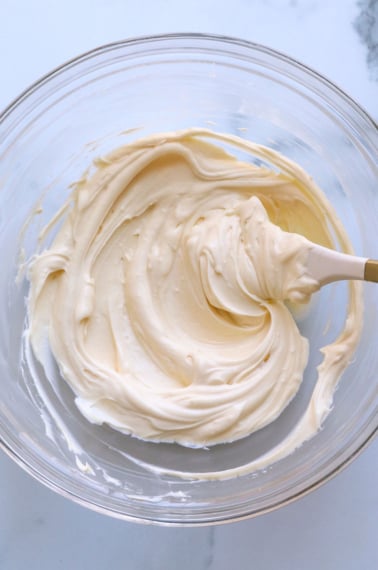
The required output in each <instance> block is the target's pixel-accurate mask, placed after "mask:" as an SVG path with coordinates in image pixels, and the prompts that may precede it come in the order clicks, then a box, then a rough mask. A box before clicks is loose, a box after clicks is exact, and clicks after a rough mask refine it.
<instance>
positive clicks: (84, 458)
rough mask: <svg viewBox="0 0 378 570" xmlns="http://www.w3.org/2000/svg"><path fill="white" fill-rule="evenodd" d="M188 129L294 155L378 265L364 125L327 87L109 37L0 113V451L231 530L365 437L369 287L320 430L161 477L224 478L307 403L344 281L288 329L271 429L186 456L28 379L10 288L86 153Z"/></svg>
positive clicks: (206, 46) (148, 509)
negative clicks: (277, 454) (261, 462)
mask: <svg viewBox="0 0 378 570" xmlns="http://www.w3.org/2000/svg"><path fill="white" fill-rule="evenodd" d="M193 126H197V127H207V128H209V129H212V130H215V131H219V132H226V133H232V134H237V135H239V136H241V137H245V138H248V139H251V140H254V141H256V142H258V143H262V144H266V145H268V146H270V147H272V148H274V149H276V150H278V151H281V152H282V153H283V154H285V155H286V156H288V157H290V158H292V159H293V160H295V161H297V162H298V163H299V164H300V165H301V166H302V167H304V168H305V169H306V170H307V171H308V172H309V173H310V174H311V175H312V176H313V177H314V179H315V181H316V182H317V183H318V185H319V186H320V187H322V189H323V190H324V191H325V193H326V194H327V196H328V198H329V200H330V201H331V202H332V204H333V205H334V207H335V209H336V211H337V212H338V214H339V217H340V218H341V220H342V222H343V224H344V225H345V227H346V229H347V231H348V233H349V235H350V237H351V239H352V242H353V245H354V248H355V250H356V253H358V254H360V255H364V256H367V257H378V241H377V239H376V237H377V236H376V228H377V222H376V221H377V219H378V191H377V188H378V185H377V181H378V163H377V157H378V133H377V127H376V125H375V124H374V123H373V121H372V120H371V119H370V118H369V117H368V116H367V115H366V113H365V112H364V111H363V110H362V109H361V108H360V107H359V106H358V105H356V104H355V103H354V102H353V101H352V100H351V99H349V98H348V97H347V96H346V95H345V94H344V93H342V92H341V91H340V90H339V89H338V88H336V87H335V86H334V85H332V84H331V83H329V82H328V81H326V80H325V79H323V78H322V77H320V76H319V75H317V74H316V73H314V72H313V71H311V70H309V69H308V68H306V67H304V66H303V65H301V64H299V63H297V62H295V61H293V60H291V59H289V58H288V57H286V56H284V55H282V54H279V53H277V52H274V51H272V50H270V49H268V48H265V47H261V46H258V45H255V44H251V43H248V42H245V41H240V40H236V39H231V38H224V37H216V36H204V35H191V34H180V35H170V36H159V37H158V36H157V37H149V38H140V39H133V40H128V41H124V42H119V43H115V44H112V45H108V46H105V47H101V48H99V49H96V50H94V51H92V52H90V53H87V54H85V55H82V56H80V57H78V58H77V59H74V60H72V61H70V62H68V63H67V64H65V65H63V66H62V67H60V68H58V69H56V70H55V71H53V72H52V73H50V74H49V75H48V76H46V77H44V78H42V79H41V80H40V81H39V82H37V83H36V84H34V85H33V86H32V87H30V88H29V89H28V90H27V91H25V92H24V93H23V94H22V95H21V96H20V97H19V98H18V99H17V100H16V101H14V102H13V103H12V104H11V105H10V106H9V107H8V108H7V109H6V110H5V111H4V112H3V113H2V115H1V116H0V187H1V195H0V239H1V249H2V271H1V273H0V293H1V316H0V330H1V348H0V371H1V392H2V397H1V403H0V437H1V443H2V447H3V448H4V450H5V451H6V452H7V453H9V455H10V456H11V457H13V459H14V460H15V461H16V462H18V463H19V465H21V466H22V467H23V468H24V469H25V470H27V471H28V472H29V473H30V474H31V475H33V476H34V477H36V478H37V479H38V480H40V481H41V482H42V483H44V484H45V485H47V486H48V487H50V488H51V489H53V490H55V491H57V492H58V493H60V494H62V495H64V496H66V497H69V498H71V499H73V500H74V501H77V502H79V503H81V504H83V505H85V506H87V507H90V508H92V509H94V510H96V511H99V512H103V513H106V514H110V515H113V516H116V517H119V518H123V519H128V520H137V521H145V522H155V523H160V524H180V525H194V524H210V523H217V522H224V521H231V520H236V519H242V518H246V517H250V516H254V515H257V514H260V513H264V512H267V511H269V510H271V509H274V508H277V507H279V506H281V505H284V504H286V503H288V502H289V501H292V500H293V499H295V498H297V497H299V496H301V495H303V494H304V493H306V492H308V491H309V490H311V489H314V488H316V487H317V486H318V485H319V484H321V483H322V482H324V481H326V480H327V479H328V478H329V477H331V476H332V475H334V474H335V473H336V472H337V471H338V470H339V469H340V468H341V467H343V466H345V465H346V464H347V463H348V462H349V461H350V460H351V459H352V458H353V457H355V456H356V454H357V453H358V452H359V451H360V450H361V449H362V448H363V447H364V446H365V445H366V443H367V442H368V441H369V440H370V439H371V438H372V437H373V434H374V433H375V431H376V429H377V415H376V394H377V370H378V351H377V350H376V346H377V342H378V329H377V326H376V323H377V322H378V287H377V286H376V285H375V286H374V285H371V284H364V302H365V307H367V310H366V313H365V317H364V328H363V334H362V339H361V342H360V345H359V348H358V350H357V352H356V354H355V355H354V356H353V357H352V355H351V359H352V362H351V364H350V366H349V368H348V369H347V370H346V372H345V373H344V375H343V378H342V380H341V382H340V385H339V388H338V390H337V392H336V394H335V400H334V409H333V410H332V412H331V413H330V414H329V416H328V418H327V419H326V421H325V423H324V427H323V429H322V430H321V431H320V432H319V433H318V434H317V435H316V436H315V437H314V438H312V439H311V440H309V441H307V442H306V443H304V444H303V445H302V447H300V448H299V449H297V450H296V451H295V452H294V453H293V454H292V455H290V456H288V457H286V458H285V459H283V460H281V461H279V462H277V463H276V464H273V465H271V466H270V467H269V468H267V469H264V470H262V471H258V472H255V473H250V474H247V475H243V476H240V477H236V478H232V479H225V480H190V479H182V478H180V477H174V476H170V475H169V474H165V475H161V474H159V469H160V468H162V469H163V470H164V469H168V470H169V469H170V468H174V469H178V470H183V471H189V472H201V471H213V470H220V471H222V470H225V469H228V468H231V467H237V466H239V465H242V464H244V463H247V462H249V461H251V460H252V459H255V458H257V457H259V456H260V455H261V454H262V453H264V452H265V451H267V450H269V449H270V448H271V447H272V446H273V445H275V444H277V443H278V442H279V441H280V440H281V439H282V438H283V437H284V436H285V435H286V434H287V433H288V432H289V431H290V430H291V429H292V427H293V426H294V425H295V423H296V421H297V420H298V418H299V417H300V416H301V414H302V413H303V411H304V409H305V407H306V403H307V402H308V399H309V397H310V394H311V390H312V388H313V386H314V382H315V379H316V366H317V364H318V363H319V362H320V358H321V357H320V354H319V348H320V347H321V346H324V345H325V344H327V342H329V341H331V339H333V338H335V337H336V335H337V332H338V331H339V330H340V327H341V326H342V323H343V319H344V318H345V299H346V294H347V293H346V292H347V288H346V285H345V284H342V283H339V284H334V285H330V286H328V287H326V288H323V290H322V291H321V292H320V293H319V294H318V295H317V296H316V298H315V299H314V302H313V304H312V305H311V307H310V310H309V311H308V312H307V313H306V314H305V315H303V316H302V318H301V319H300V321H299V326H300V328H301V330H302V332H303V334H305V335H306V336H308V338H309V339H310V343H311V352H310V359H309V364H308V367H307V369H306V373H305V377H304V381H303V384H302V387H301V389H300V391H299V393H298V395H297V396H296V398H295V399H294V400H293V402H292V403H291V404H290V405H289V406H288V408H287V409H286V410H285V411H284V413H283V414H282V415H281V417H280V418H279V419H278V420H276V421H275V422H274V423H273V424H271V425H270V426H268V427H266V428H264V429H262V430H260V431H258V432H257V433H255V434H252V435H251V436H249V437H247V438H245V439H243V440H241V441H238V442H236V443H233V444H225V445H217V446H215V447H213V448H211V449H207V450H206V449H187V448H183V447H180V446H178V445H174V444H155V443H146V442H142V441H139V440H137V439H135V438H132V437H129V436H126V435H122V434H120V433H117V432H115V431H113V430H112V429H110V428H108V427H106V426H95V425H92V424H90V423H88V422H87V421H86V420H85V419H84V418H83V417H82V416H81V415H80V413H79V412H78V410H77V408H76V406H75V405H74V396H73V394H72V392H71V390H70V389H69V388H68V386H67V385H66V384H65V382H64V381H62V380H61V379H59V378H57V381H56V382H55V383H54V385H53V384H50V383H49V382H48V381H47V380H46V377H45V376H44V373H43V371H42V370H41V369H40V368H39V367H38V365H37V364H34V368H33V371H31V369H30V359H28V358H26V357H27V356H28V355H25V350H26V348H25V343H24V338H23V330H24V326H25V318H26V309H25V297H26V295H27V291H28V285H27V280H26V279H25V278H21V279H19V280H18V281H16V276H17V272H18V267H19V262H20V255H21V257H25V256H26V257H28V256H30V255H31V254H32V253H33V251H35V249H36V245H37V240H38V234H39V232H40V229H41V228H42V227H43V226H44V225H45V223H46V222H47V221H48V220H49V219H50V218H51V216H52V215H53V213H54V212H56V211H57V209H58V208H59V206H60V205H61V204H62V203H63V202H64V200H65V199H66V197H67V194H68V192H69V186H70V184H71V183H72V182H73V181H75V180H77V179H79V178H80V176H81V174H82V173H83V172H84V170H85V169H86V168H88V167H89V166H90V165H91V163H92V161H93V159H94V158H95V157H96V156H98V155H100V154H102V153H104V152H107V151H108V150H111V149H113V148H114V147H116V146H119V145H121V144H124V143H125V142H127V141H132V140H135V139H136V138H138V137H140V136H144V135H146V134H148V133H153V132H161V131H169V130H176V129H183V128H187V127H193ZM33 213H34V215H33ZM27 220H29V221H28V223H26V221H27ZM29 356H30V355H29ZM52 366H53V364H52ZM32 372H33V374H32Z"/></svg>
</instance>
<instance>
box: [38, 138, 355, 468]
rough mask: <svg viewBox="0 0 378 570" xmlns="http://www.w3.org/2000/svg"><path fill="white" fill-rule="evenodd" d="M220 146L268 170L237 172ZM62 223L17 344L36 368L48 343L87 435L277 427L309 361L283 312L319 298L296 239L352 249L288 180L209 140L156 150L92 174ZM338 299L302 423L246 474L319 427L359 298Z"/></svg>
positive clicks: (325, 208)
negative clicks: (25, 340)
mask: <svg viewBox="0 0 378 570" xmlns="http://www.w3.org/2000/svg"><path fill="white" fill-rule="evenodd" d="M205 139H216V140H217V141H218V144H217V145H215V144H210V143H209V142H206V140H205ZM225 144H232V145H234V146H235V147H236V148H238V149H239V150H241V149H242V150H243V152H247V153H249V154H251V155H252V156H253V157H255V158H258V159H260V160H263V161H265V162H266V166H256V165H253V164H251V163H247V162H242V161H240V160H237V159H236V158H235V157H234V156H232V155H231V154H228V153H226V151H225V150H223V149H222V146H224V145H225ZM63 212H64V214H65V216H64V221H63V225H62V227H61V228H60V229H59V231H58V233H57V235H56V237H55V238H54V240H53V243H52V244H51V246H50V247H49V248H48V249H46V250H45V251H43V252H41V253H40V254H38V255H37V256H36V257H35V258H34V259H33V261H32V263H31V265H30V269H29V279H30V287H31V288H30V297H29V318H30V331H29V333H30V339H31V343H32V347H33V350H34V352H35V354H36V356H37V358H39V359H40V360H41V361H43V353H44V346H45V342H46V340H48V343H49V345H50V347H51V350H52V352H53V354H54V356H55V359H56V361H57V362H58V365H59V368H60V371H61V374H62V376H63V377H64V378H65V379H66V381H67V382H68V383H69V384H70V386H71V387H72V389H73V390H74V392H75V394H76V403H77V406H78V407H79V409H80V410H81V412H82V413H83V414H84V415H85V416H86V417H87V418H88V420H90V421H91V422H94V423H107V424H109V425H111V426H113V427H114V428H116V429H118V430H121V431H125V432H127V433H132V434H133V435H135V436H137V437H139V438H142V439H146V440H155V441H175V442H178V443H181V444H184V445H192V446H208V445H212V444H215V443H219V442H229V441H234V440H236V439H239V438H242V437H244V436H247V435H248V434H250V433H252V432H253V431H255V430H258V429H260V428H262V427H263V426H265V425H267V424H269V423H270V422H272V421H273V420H274V419H275V418H277V416H278V415H279V414H280V413H281V412H282V410H283V409H284V408H285V407H286V406H287V405H288V403H289V402H290V401H291V399H292V398H293V397H294V396H295V394H296V392H297V391H298V389H299V386H300V384H301V381H302V378H303V372H304V369H305V367H306V364H307V359H308V341H307V339H305V338H303V337H302V336H301V334H300V333H299V331H298V327H297V325H296V323H295V320H294V318H293V316H292V314H291V312H290V310H289V309H288V307H287V305H286V304H285V301H286V300H290V301H291V302H294V303H296V302H298V301H299V302H303V301H307V300H308V299H309V298H310V295H311V294H312V293H313V292H314V291H315V290H316V289H317V288H318V284H317V283H316V282H315V281H314V280H313V279H311V278H310V277H309V276H308V275H307V273H306V269H305V263H306V259H307V254H308V250H309V242H308V241H307V239H306V238H308V239H309V240H311V241H315V242H317V243H320V244H321V245H325V246H332V240H331V237H330V231H329V227H332V231H333V232H334V233H335V234H336V235H337V236H338V238H339V240H340V243H341V246H342V247H343V248H344V249H345V250H348V249H349V242H348V240H347V237H346V235H345V232H344V231H343V229H342V228H341V227H340V224H339V222H337V219H336V217H335V214H334V212H333V210H332V208H331V207H330V205H329V204H328V202H327V200H326V199H325V197H324V195H323V194H322V193H321V192H320V190H319V189H318V188H317V187H316V186H315V184H314V182H313V181H312V180H311V179H310V177H309V176H308V175H307V174H306V173H305V172H304V171H303V170H302V169H301V168H300V167H299V166H298V165H296V164H294V163H293V162H291V161H289V160H287V159H285V158H284V157H282V156H281V155H279V154H278V153H276V152H274V151H272V150H270V149H267V148H265V147H262V146H259V145H254V144H252V143H248V142H245V141H242V140H241V139H239V138H237V137H232V136H227V135H217V134H214V133H210V132H209V131H205V130H194V129H191V130H188V131H184V132H177V133H168V134H164V135H155V136H150V137H148V138H145V139H142V140H140V141H138V142H136V143H132V144H129V145H126V146H124V147H122V148H120V149H118V150H116V151H114V152H113V153H111V154H110V155H109V156H106V157H105V158H102V159H99V160H98V161H97V162H96V170H95V172H94V174H92V175H87V176H85V177H83V179H82V180H80V181H79V182H78V183H77V184H76V186H75V188H74V191H73V193H72V195H71V197H70V199H69V201H68V203H67V204H66V206H65V207H64V209H63ZM49 229H51V228H50V227H49ZM303 236H306V238H305V237H303ZM350 291H351V297H350V305H349V313H348V319H347V322H346V326H345V329H344V331H343V332H342V333H341V336H340V337H339V339H336V340H335V342H334V343H333V344H332V345H330V346H328V347H325V348H324V349H323V352H324V355H325V358H324V361H323V363H322V365H321V366H320V368H319V376H318V381H317V385H316V388H315V390H314V394H313V396H312V399H311V402H310V405H309V408H308V410H307V412H306V414H305V416H304V417H303V418H302V420H301V421H300V422H299V424H298V426H297V428H296V429H295V430H294V432H293V433H292V434H290V436H289V438H287V439H286V440H285V442H283V443H282V444H281V445H280V446H279V447H278V448H276V449H275V450H272V453H271V454H270V456H269V457H265V458H263V459H262V460H261V461H260V462H254V463H253V464H249V465H248V467H246V470H252V469H253V468H258V467H261V466H264V465H265V464H268V463H270V462H271V461H274V460H277V459H279V458H280V457H283V456H285V455H287V454H288V453H290V452H292V451H293V450H294V449H295V448H296V447H298V445H300V444H301V443H302V442H303V441H304V440H305V439H308V438H309V437H311V436H312V435H313V434H314V433H316V431H317V430H318V429H319V427H320V426H321V423H322V421H323V420H324V417H325V416H326V415H327V413H328V412H329V410H330V408H331V406H332V396H333V392H334V389H335V386H336V384H337V381H338V379H339V377H340V374H341V373H342V371H343V370H344V368H345V367H346V366H347V364H348V360H349V358H350V355H351V352H352V351H353V350H354V348H355V346H356V344H357V342H358V338H359V332H360V328H361V304H360V298H359V289H358V286H357V285H356V284H352V285H351V289H350ZM336 357H337V358H336ZM231 471H232V470H231ZM184 475H185V474H184ZM233 475H234V473H228V476H233ZM201 476H204V477H211V476H215V475H214V474H201ZM222 476H224V475H222Z"/></svg>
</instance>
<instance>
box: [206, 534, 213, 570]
mask: <svg viewBox="0 0 378 570" xmlns="http://www.w3.org/2000/svg"><path fill="white" fill-rule="evenodd" d="M208 533H209V534H208V536H207V553H206V559H205V566H204V570H211V569H212V566H213V561H214V543H215V527H214V526H211V527H210V528H209V530H208Z"/></svg>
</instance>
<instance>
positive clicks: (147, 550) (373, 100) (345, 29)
mask: <svg viewBox="0 0 378 570" xmlns="http://www.w3.org/2000/svg"><path fill="white" fill-rule="evenodd" d="M0 30H1V32H0V72H1V78H2V81H1V89H0V108H3V107H5V106H6V105H7V104H8V103H9V102H10V101H11V100H12V98H13V97H15V96H17V95H18V94H19V92H21V91H22V90H23V89H24V88H26V87H27V86H28V85H29V84H30V83H31V82H33V81H35V80H36V79H38V77H39V76H41V75H42V74H44V73H46V72H48V71H50V70H51V68H53V67H55V66H57V65H59V64H61V63H62V62H64V61H65V60H67V59H69V58H71V57H73V56H75V55H77V54H79V53H81V52H83V51H86V50H88V49H91V48H93V47H95V46H97V45H101V44H104V43H108V42H111V41H115V40H119V39H123V38H125V37H129V36H137V35H148V34H156V33H165V32H177V31H186V32H208V33H218V34H226V35H232V36H237V37H241V38H245V39H248V40H252V41H255V42H259V43H263V44H266V45H268V46H270V47H272V48H276V49H278V50H280V51H283V52H285V53H287V54H288V55H290V56H292V57H294V58H296V59H298V60H300V61H302V62H303V63H306V64H307V65H309V66H311V67H313V68H314V69H316V70H317V71H319V72H320V73H322V74H323V75H325V76H326V77H328V78H330V79H331V80H332V81H333V82H335V83H336V84H338V85H339V86H340V87H341V88H342V89H344V91H346V92H347V93H348V94H349V95H351V96H352V97H353V98H354V99H355V100H356V101H357V102H358V103H360V104H361V105H362V106H363V107H365V109H366V110H367V111H368V112H369V113H370V114H371V115H372V117H373V118H375V120H377V119H378V1H377V0H361V1H360V2H357V1H355V0H333V1H330V2H325V1H323V0H233V1H232V2H225V1H222V0H188V1H186V2H178V1H177V0H155V1H153V0H139V2H131V1H129V0H79V1H74V0H65V2H62V1H61V0H59V1H58V0H33V2H27V1H24V2H22V3H20V2H14V1H13V0H2V2H1V20H0ZM377 468H378V442H377V441H375V442H374V443H373V444H371V445H370V446H369V447H368V448H367V449H366V450H364V452H363V453H362V455H361V456H360V457H359V458H357V459H356V460H355V461H354V462H353V464H352V465H350V466H349V467H348V468H346V469H345V470H344V471H343V472H342V473H340V474H339V475H338V476H337V477H336V478H334V479H333V480H332V481H330V482H328V483H327V484H325V485H324V486H323V487H321V488H320V489H318V490H316V491H314V492H312V493H311V494H310V495H308V496H306V497H304V498H302V499H300V500H299V501H297V502H295V503H293V504H291V505H289V506H287V507H285V508H282V509H280V510H279V511H276V512H273V513H270V514H267V515H265V516H262V517H259V518H257V519H252V520H249V521H245V522H239V523H234V524H231V525H224V526H220V527H211V528H194V529H190V528H187V529H176V528H160V527H153V526H143V525H136V524H131V523H125V522H122V521H118V520H113V519H110V518H107V517H105V516H103V515H98V514H96V513H94V512H91V511H89V510H86V509H84V508H82V507H80V506H78V505H75V504H73V503H71V502H69V501H68V500H66V499H63V498H62V497H60V496H58V495H56V494H55V493H53V492H52V491H50V490H47V489H45V488H44V487H43V486H42V485H40V484H39V483H37V482H36V481H34V480H33V479H32V478H31V477H30V476H28V475H27V474H26V473H24V472H23V471H22V470H21V469H20V468H19V467H18V466H17V465H15V464H14V463H13V462H12V461H11V460H10V459H9V458H8V457H7V456H5V454H4V453H0V569H1V570H24V569H28V570H34V569H38V570H45V569H46V570H47V569H49V570H50V569H53V570H55V569H69V570H76V569H78V570H79V569H80V570H82V569H84V570H85V569H86V568H91V570H99V569H102V568H106V567H115V568H126V569H127V570H137V569H138V570H139V569H141V570H155V569H156V570H158V569H159V570H160V569H164V570H176V569H177V568H178V567H179V568H180V570H186V569H192V568H196V569H197V570H205V569H207V570H228V569H229V568H231V567H235V568H240V569H241V570H244V569H248V570H249V569H251V568H254V569H257V570H273V569H274V570H275V569H278V568H279V569H280V570H286V569H287V570H296V569H298V570H302V569H306V570H315V569H318V568H322V570H338V569H343V570H361V569H363V570H370V569H375V568H378V547H377V528H378V486H377Z"/></svg>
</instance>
